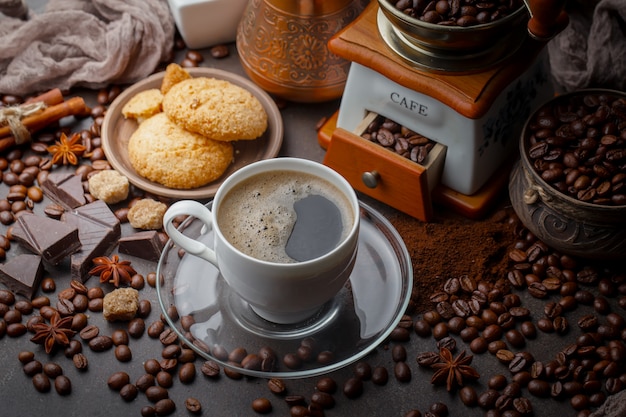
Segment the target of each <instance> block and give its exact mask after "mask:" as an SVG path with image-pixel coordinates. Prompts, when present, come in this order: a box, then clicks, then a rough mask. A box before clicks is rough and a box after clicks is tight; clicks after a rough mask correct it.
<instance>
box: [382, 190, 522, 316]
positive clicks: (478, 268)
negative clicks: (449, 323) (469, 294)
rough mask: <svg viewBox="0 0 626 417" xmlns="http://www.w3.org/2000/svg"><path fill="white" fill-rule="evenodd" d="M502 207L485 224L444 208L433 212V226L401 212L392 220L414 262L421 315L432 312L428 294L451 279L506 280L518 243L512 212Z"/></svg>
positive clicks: (438, 289) (482, 221) (417, 304)
mask: <svg viewBox="0 0 626 417" xmlns="http://www.w3.org/2000/svg"><path fill="white" fill-rule="evenodd" d="M501 206H502V207H501V208H500V209H498V210H496V211H495V212H493V213H490V214H489V215H488V216H487V217H486V218H484V219H481V220H473V219H468V218H466V217H463V216H461V215H459V214H456V213H454V212H452V211H451V210H448V209H445V208H442V207H437V208H435V212H436V214H435V219H434V220H433V221H432V222H429V223H424V222H421V221H419V220H415V219H412V218H408V217H407V216H404V215H401V214H399V213H398V214H397V215H395V216H393V217H390V218H389V220H390V221H391V223H392V224H393V225H394V226H395V227H396V229H397V230H398V232H399V233H400V235H401V236H402V238H403V240H404V242H405V244H406V245H407V249H408V251H409V255H410V256H411V259H412V261H413V271H414V285H413V287H414V290H415V292H416V293H417V295H416V298H414V300H413V301H415V302H416V312H417V313H422V312H424V311H426V310H428V309H430V308H432V307H433V303H432V302H431V301H430V299H429V297H430V295H431V294H433V293H434V292H436V291H440V290H441V286H442V285H443V283H444V282H445V281H446V279H448V278H455V277H456V278H458V277H460V276H462V275H468V276H470V277H472V278H474V279H475V280H476V281H480V280H483V281H489V282H495V281H496V280H498V279H499V278H505V277H506V274H507V270H508V269H507V268H508V258H507V256H506V252H507V248H508V247H509V246H510V245H511V244H512V243H513V241H514V236H515V226H516V223H515V222H512V221H511V220H510V217H511V214H512V213H513V211H512V209H511V208H510V207H506V201H503V202H501Z"/></svg>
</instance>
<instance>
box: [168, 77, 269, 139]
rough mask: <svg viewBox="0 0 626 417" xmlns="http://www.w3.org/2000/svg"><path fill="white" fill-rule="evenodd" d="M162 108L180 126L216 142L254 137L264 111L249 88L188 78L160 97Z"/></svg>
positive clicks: (263, 121)
mask: <svg viewBox="0 0 626 417" xmlns="http://www.w3.org/2000/svg"><path fill="white" fill-rule="evenodd" d="M163 111H164V112H165V114H167V116H168V117H169V118H170V119H172V120H173V121H174V122H176V123H177V124H179V125H180V126H182V127H183V128H185V129H187V130H189V131H191V132H196V133H199V134H201V135H204V136H206V137H209V138H211V139H215V140H219V141H233V140H250V139H256V138H258V137H259V136H261V135H262V134H263V132H265V130H266V129H267V113H266V112H265V109H264V108H263V105H262V104H261V102H260V101H259V100H258V99H257V98H256V97H255V96H254V95H252V94H251V93H250V92H249V91H248V90H246V89H244V88H241V87H239V86H237V85H235V84H233V83H231V82H229V81H225V80H218V79H215V78H207V77H198V78H190V79H188V80H184V81H181V82H179V83H177V84H175V85H174V86H173V87H172V88H171V89H170V90H169V91H168V92H167V94H165V95H164V96H163Z"/></svg>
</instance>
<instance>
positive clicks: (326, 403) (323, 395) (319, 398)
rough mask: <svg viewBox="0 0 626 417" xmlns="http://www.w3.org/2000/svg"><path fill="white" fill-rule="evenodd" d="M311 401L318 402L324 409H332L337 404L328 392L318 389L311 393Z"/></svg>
mask: <svg viewBox="0 0 626 417" xmlns="http://www.w3.org/2000/svg"><path fill="white" fill-rule="evenodd" d="M311 402H312V403H315V404H318V405H319V406H320V407H322V408H323V409H330V408H333V407H334V406H335V399H334V398H333V396H332V395H331V394H329V393H327V392H323V391H316V392H314V393H313V394H311Z"/></svg>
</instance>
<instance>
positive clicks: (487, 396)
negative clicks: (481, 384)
mask: <svg viewBox="0 0 626 417" xmlns="http://www.w3.org/2000/svg"><path fill="white" fill-rule="evenodd" d="M499 396H500V393H498V391H496V390H494V389H488V390H487V391H484V392H483V393H481V394H480V395H479V396H478V400H477V404H478V406H479V407H480V408H482V409H484V410H488V409H491V408H494V406H495V404H496V400H497V399H498V397H499Z"/></svg>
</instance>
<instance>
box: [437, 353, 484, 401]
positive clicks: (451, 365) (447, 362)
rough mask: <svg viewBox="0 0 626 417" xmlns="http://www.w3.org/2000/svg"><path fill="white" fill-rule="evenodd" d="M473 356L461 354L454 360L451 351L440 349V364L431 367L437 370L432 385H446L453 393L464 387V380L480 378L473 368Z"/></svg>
mask: <svg viewBox="0 0 626 417" xmlns="http://www.w3.org/2000/svg"><path fill="white" fill-rule="evenodd" d="M473 358H474V357H473V356H472V355H466V354H465V351H462V352H461V353H459V355H458V356H457V357H456V358H454V357H453V356H452V352H450V350H449V349H447V348H445V347H442V348H441V349H439V359H440V362H437V363H434V364H432V365H430V367H431V368H432V369H434V370H435V373H434V374H433V377H432V379H431V380H430V383H431V384H435V385H443V384H444V383H445V384H446V389H447V390H448V391H452V390H453V389H454V388H456V387H462V386H463V382H464V380H475V379H478V378H479V377H480V375H479V374H478V372H477V371H476V369H474V368H472V367H471V366H469V365H470V363H472V359H473Z"/></svg>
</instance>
